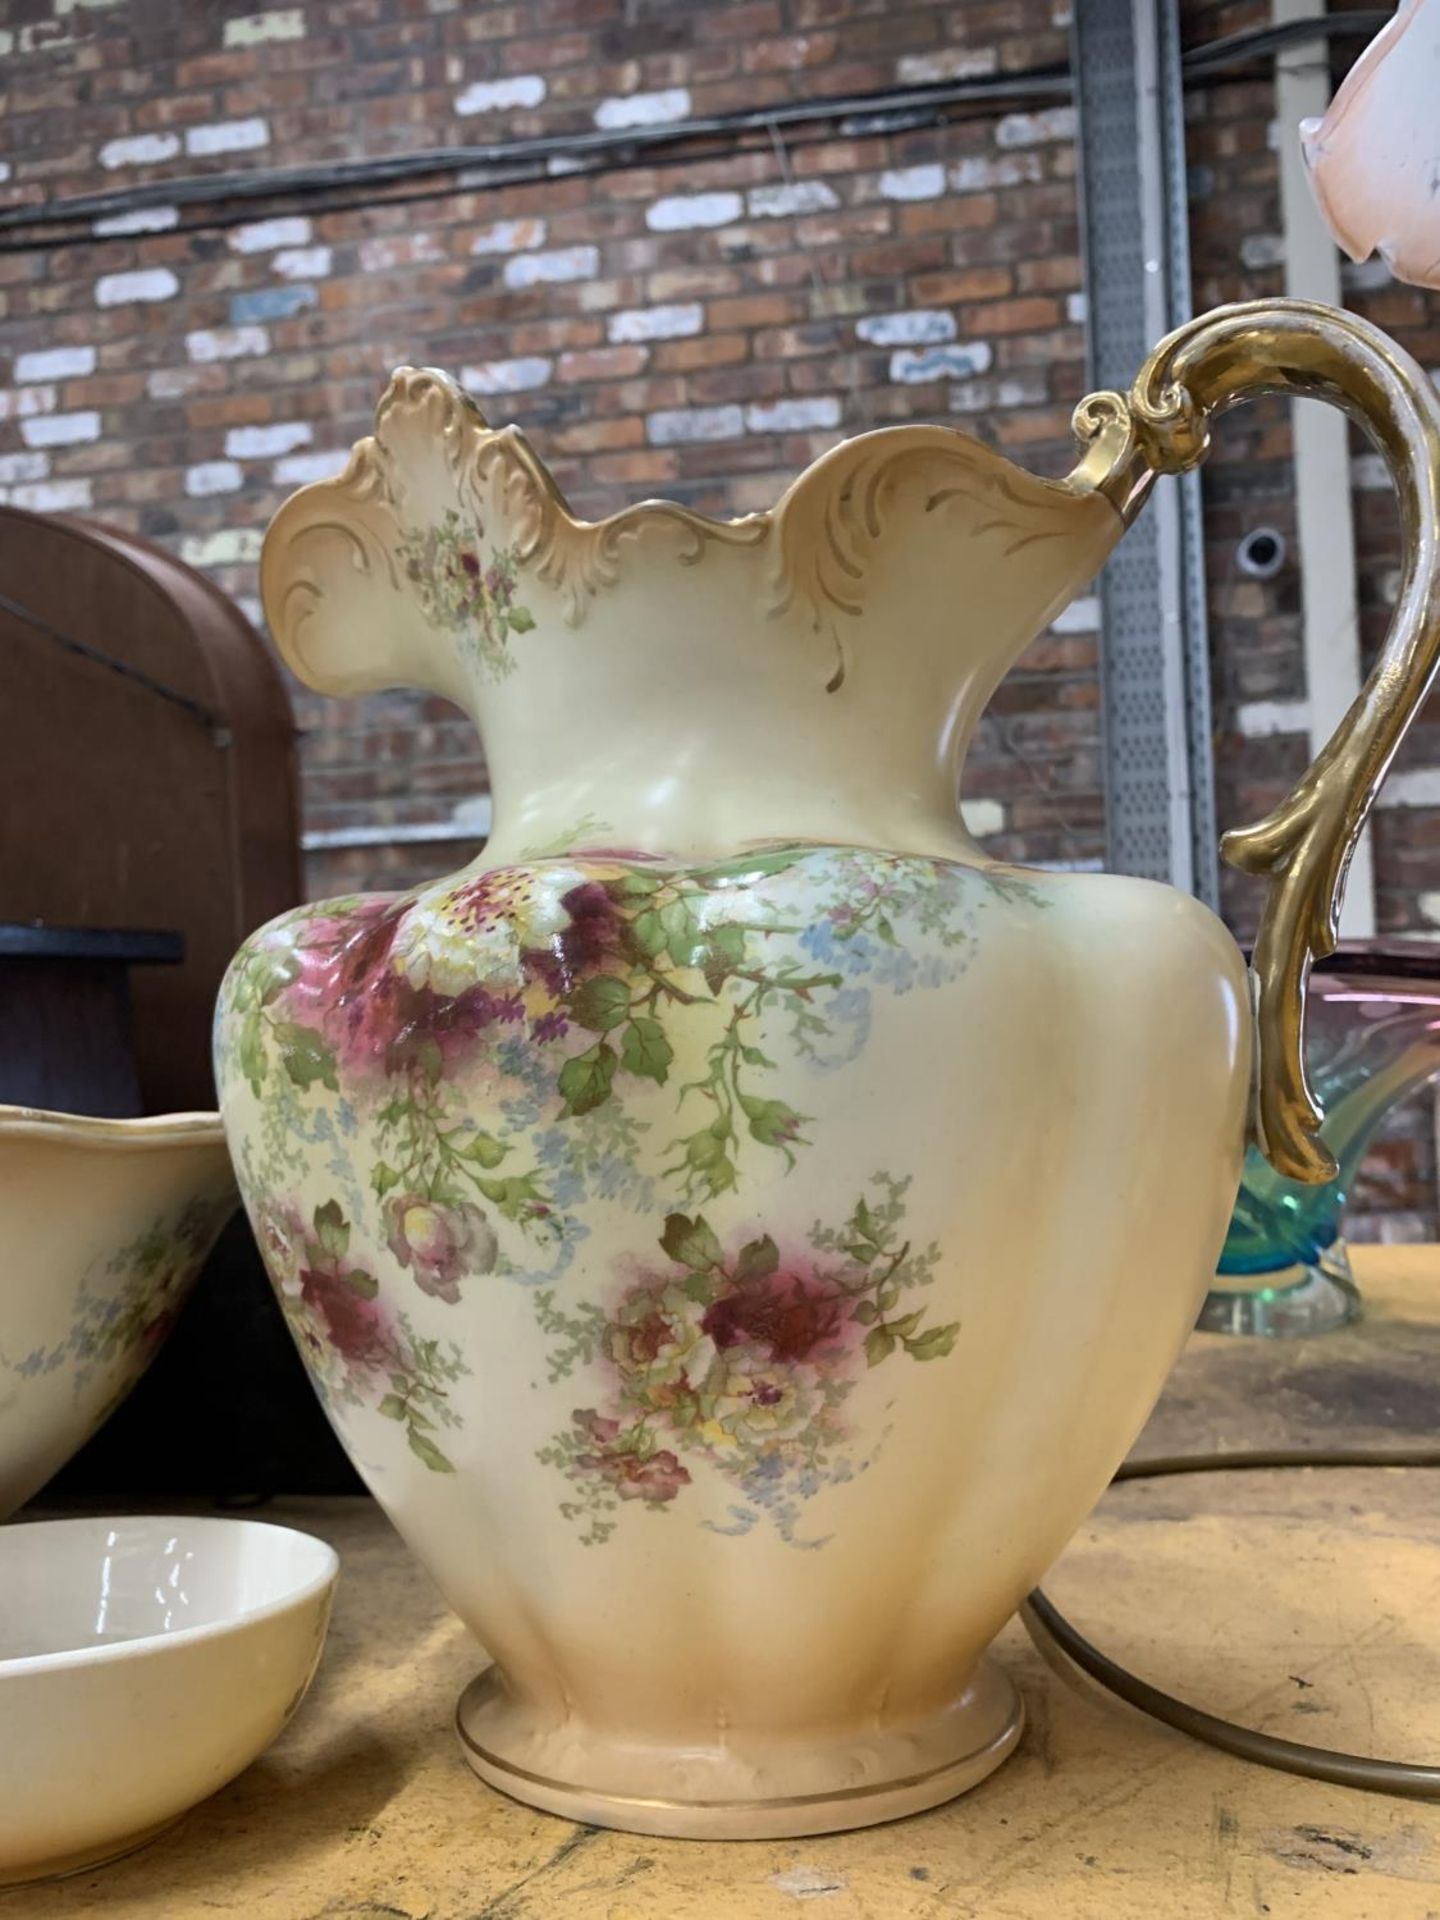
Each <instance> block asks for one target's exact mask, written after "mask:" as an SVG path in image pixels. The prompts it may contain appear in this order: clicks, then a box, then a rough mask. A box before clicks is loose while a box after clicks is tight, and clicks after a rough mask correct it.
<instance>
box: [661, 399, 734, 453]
mask: <svg viewBox="0 0 1440 1920" xmlns="http://www.w3.org/2000/svg"><path fill="white" fill-rule="evenodd" d="M645 431H646V434H647V436H648V437H649V440H650V444H651V446H654V447H670V446H675V445H678V444H679V443H681V442H683V441H691V440H735V439H738V438H739V436H740V435H741V434H742V433H743V432H744V431H745V416H744V414H743V413H742V412H741V411H740V409H739V407H734V406H731V407H669V408H665V409H663V410H662V411H661V412H659V413H652V414H649V415H647V416H646V420H645Z"/></svg>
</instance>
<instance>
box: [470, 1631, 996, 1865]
mask: <svg viewBox="0 0 1440 1920" xmlns="http://www.w3.org/2000/svg"><path fill="white" fill-rule="evenodd" d="M512 1716H514V1717H516V1718H517V1719H518V1717H519V1710H518V1709H515V1708H513V1707H510V1706H508V1705H507V1704H506V1703H503V1702H498V1703H497V1689H496V1687H495V1684H494V1676H493V1669H487V1670H486V1671H485V1672H484V1673H481V1674H479V1675H478V1676H477V1677H476V1678H475V1679H474V1680H472V1681H471V1683H470V1685H469V1686H468V1687H467V1688H466V1689H465V1691H464V1693H462V1694H461V1696H460V1700H459V1704H458V1706H457V1708H456V1713H455V1730H456V1732H457V1734H458V1735H459V1737H460V1746H461V1750H462V1752H463V1753H464V1755H465V1758H466V1760H467V1761H468V1762H469V1764H470V1765H471V1767H473V1768H474V1770H475V1772H476V1773H478V1774H479V1776H480V1778H481V1779H482V1780H484V1781H485V1782H486V1784H487V1785H488V1786H492V1787H496V1788H498V1789H499V1791H500V1792H501V1793H504V1794H507V1795H509V1797H510V1798H511V1799H513V1800H521V1801H524V1802H525V1804H526V1805H527V1806H532V1807H539V1808H540V1809H541V1811H542V1812H545V1813H554V1814H558V1815H560V1816H561V1817H562V1818H564V1819H567V1820H574V1821H578V1822H580V1823H582V1824H584V1825H587V1826H598V1827H618V1828H620V1829H621V1830H622V1831H624V1832H628V1833H645V1834H657V1835H661V1836H664V1837H667V1838H670V1839H678V1840H786V1839H799V1838H801V1837H803V1836H804V1835H807V1834H818V1833H844V1832H847V1831H849V1830H851V1829H852V1828H856V1827H873V1826H877V1825H879V1824H880V1822H882V1821H885V1820H898V1819H900V1818H902V1817H903V1816H904V1815H906V1814H911V1813H923V1812H924V1811H925V1810H926V1809H927V1808H929V1807H938V1806H940V1805H942V1804H943V1802H945V1801H946V1800H953V1799H954V1798H955V1797H956V1795H957V1794H961V1793H966V1792H968V1791H969V1789H970V1788H971V1787H975V1786H978V1785H979V1784H980V1782H981V1781H982V1780H984V1779H985V1778H987V1776H988V1775H990V1774H991V1773H993V1772H994V1771H995V1769H996V1768H997V1767H998V1766H999V1765H1000V1764H1001V1762H1002V1761H1003V1760H1006V1759H1008V1758H1009V1756H1010V1754H1011V1753H1013V1752H1014V1750H1015V1747H1016V1746H1017V1744H1018V1743H1019V1739H1020V1735H1021V1732H1022V1730H1023V1728H1024V1724H1025V1708H1024V1704H1023V1702H1022V1701H1021V1699H1020V1696H1019V1694H1018V1693H1017V1692H1016V1690H1015V1687H1014V1685H1013V1683H1012V1682H1011V1681H1010V1679H1009V1677H1008V1676H1007V1675H1006V1674H1005V1673H1004V1672H1002V1671H1001V1669H1000V1668H999V1667H996V1666H994V1665H993V1664H992V1663H991V1662H990V1661H988V1660H982V1661H981V1663H980V1665H979V1667H978V1668H977V1669H976V1672H975V1674H974V1677H973V1678H972V1680H971V1682H970V1685H969V1686H968V1687H967V1688H966V1690H965V1694H964V1696H963V1698H962V1700H961V1701H960V1702H958V1703H957V1707H956V1709H955V1710H953V1711H952V1713H951V1714H950V1715H949V1716H948V1719H947V1723H946V1733H947V1739H946V1741H945V1745H944V1746H943V1747H941V1746H940V1745H939V1744H938V1743H934V1751H935V1752H936V1755H937V1757H936V1759H935V1762H934V1764H933V1765H929V1766H925V1765H919V1766H916V1767H915V1768H914V1769H912V1770H911V1771H908V1772H906V1773H904V1774H897V1775H896V1776H895V1777H894V1778H892V1779H882V1780H876V1781H871V1782H867V1783H866V1784H865V1785H864V1786H858V1787H837V1788H833V1789H831V1790H830V1791H829V1792H823V1793H802V1794H796V1795H794V1796H791V1797H782V1798H754V1799H747V1798H744V1797H743V1796H742V1797H736V1798H730V1799H718V1798H717V1799H674V1798H668V1797H664V1796H661V1795H658V1794H657V1795H649V1794H643V1793H617V1792H610V1791H606V1790H604V1789H602V1788H597V1787H587V1786H582V1785H579V1784H576V1783H573V1782H570V1781H565V1780H559V1779H554V1778H551V1777H549V1776H548V1775H546V1774H544V1773H541V1772H539V1771H536V1770H533V1769H531V1768H529V1767H526V1766H523V1765H521V1764H519V1762H518V1761H516V1760H513V1759H508V1758H506V1757H505V1755H504V1753H503V1752H501V1751H499V1750H498V1749H500V1748H503V1747H504V1746H506V1745H507V1744H509V1743H508V1741H507V1739H506V1735H507V1733H509V1732H510V1731H511V1729H510V1727H509V1726H508V1725H507V1720H508V1719H509V1718H510V1717H512ZM477 1721H483V1723H484V1738H483V1739H482V1738H477V1737H476V1735H475V1733H474V1732H473V1731H472V1730H471V1729H472V1728H473V1727H474V1726H475V1724H476V1723H477ZM519 1731H520V1733H521V1737H522V1738H523V1737H524V1732H525V1730H524V1729H523V1728H521V1729H519ZM933 1742H934V1735H933V1732H932V1733H931V1735H930V1739H929V1741H928V1742H926V1743H923V1744H930V1743H933ZM527 1744H528V1743H527ZM921 1744H922V1743H919V1742H917V1750H918V1748H919V1746H920V1745H921ZM595 1751H596V1761H597V1764H596V1769H595V1771H596V1773H597V1774H599V1773H601V1772H603V1771H605V1770H607V1769H606V1765H605V1763H606V1761H607V1760H608V1759H609V1758H610V1753H609V1750H608V1749H607V1748H606V1747H605V1745H604V1743H603V1742H601V1741H600V1740H598V1739H597V1741H596V1743H595ZM656 1771H657V1777H663V1773H662V1769H661V1767H660V1766H659V1765H658V1764H657V1769H656Z"/></svg>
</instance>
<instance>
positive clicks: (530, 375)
mask: <svg viewBox="0 0 1440 1920" xmlns="http://www.w3.org/2000/svg"><path fill="white" fill-rule="evenodd" d="M553 366H554V362H553V361H551V360H549V359H547V358H546V356H545V355H544V354H540V353H529V354H523V355H522V356H521V357H520V358H519V359H517V360H487V361H485V362H484V364H483V365H481V366H478V367H466V368H465V369H464V371H463V372H462V373H461V375H460V384H461V386H462V387H464V389H465V391H466V392H467V393H479V394H489V393H527V392H529V391H530V389H531V388H532V387H543V386H547V385H548V384H549V380H550V374H551V371H552V369H553Z"/></svg>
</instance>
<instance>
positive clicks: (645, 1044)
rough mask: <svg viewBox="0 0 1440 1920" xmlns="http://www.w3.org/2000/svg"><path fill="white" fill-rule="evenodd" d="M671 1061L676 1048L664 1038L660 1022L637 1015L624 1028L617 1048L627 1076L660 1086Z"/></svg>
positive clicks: (647, 1016)
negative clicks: (628, 1074)
mask: <svg viewBox="0 0 1440 1920" xmlns="http://www.w3.org/2000/svg"><path fill="white" fill-rule="evenodd" d="M674 1058H675V1049H674V1048H673V1047H672V1046H671V1044H670V1042H669V1041H668V1040H667V1039H666V1038H665V1029H664V1028H663V1027H662V1026H661V1024H660V1022H659V1021H658V1020H653V1019H651V1018H650V1016H649V1015H648V1014H637V1015H636V1017H635V1018H634V1019H633V1020H632V1021H631V1022H630V1025H629V1026H628V1027H627V1028H626V1029H625V1040H624V1044H623V1045H622V1047H621V1049H620V1064H621V1066H622V1067H623V1068H624V1069H625V1071H626V1073H634V1074H638V1075H639V1076H640V1078H641V1079H643V1080H653V1081H655V1083H656V1085H657V1086H662V1087H663V1086H664V1084H665V1080H666V1076H667V1075H668V1074H669V1072H670V1065H671V1062H672V1061H673V1060H674Z"/></svg>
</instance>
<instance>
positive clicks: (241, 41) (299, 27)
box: [220, 7, 305, 47]
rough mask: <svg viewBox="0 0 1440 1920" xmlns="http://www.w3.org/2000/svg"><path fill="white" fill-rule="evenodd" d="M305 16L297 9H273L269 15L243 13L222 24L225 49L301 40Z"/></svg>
mask: <svg viewBox="0 0 1440 1920" xmlns="http://www.w3.org/2000/svg"><path fill="white" fill-rule="evenodd" d="M304 38H305V15H304V12H303V11H302V9H301V8H299V7H275V8H272V9H271V11H270V12H269V13H242V14H241V15H240V16H239V17H238V18H237V19H234V20H227V21H226V22H225V32H224V36H223V38H222V39H221V42H220V44H221V45H222V46H224V47H259V46H263V45H264V44H265V42H266V41H267V40H303V39H304Z"/></svg>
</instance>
